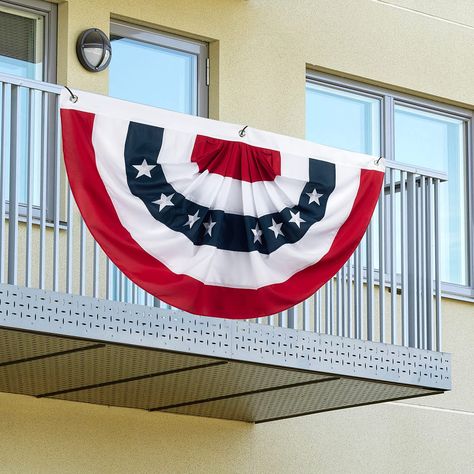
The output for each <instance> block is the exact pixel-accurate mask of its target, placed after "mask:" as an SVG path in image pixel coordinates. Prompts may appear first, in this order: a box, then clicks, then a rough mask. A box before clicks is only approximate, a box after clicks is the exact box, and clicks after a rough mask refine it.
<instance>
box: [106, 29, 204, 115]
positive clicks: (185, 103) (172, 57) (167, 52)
mask: <svg viewBox="0 0 474 474" xmlns="http://www.w3.org/2000/svg"><path fill="white" fill-rule="evenodd" d="M111 40H112V61H111V63H110V70H109V94H110V95H111V96H112V97H117V98H119V99H124V100H129V101H131V102H139V103H141V104H147V105H151V106H153V107H162V108H165V109H169V110H174V111H176V112H182V113H186V114H194V115H195V114H197V57H196V55H194V54H190V53H186V52H182V51H177V50H173V49H169V48H164V47H161V46H158V45H155V44H149V43H144V42H142V41H137V40H134V39H129V38H122V37H119V36H112V37H111Z"/></svg>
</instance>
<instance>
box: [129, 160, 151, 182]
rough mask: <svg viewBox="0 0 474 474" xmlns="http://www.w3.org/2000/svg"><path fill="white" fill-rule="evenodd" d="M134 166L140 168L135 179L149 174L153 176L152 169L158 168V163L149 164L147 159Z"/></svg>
mask: <svg viewBox="0 0 474 474" xmlns="http://www.w3.org/2000/svg"><path fill="white" fill-rule="evenodd" d="M133 167H134V168H135V169H136V170H138V174H137V175H136V176H135V179H136V178H139V177H140V176H148V177H149V178H151V173H150V171H151V170H152V169H153V168H156V165H149V164H148V162H147V161H146V160H143V161H142V164H141V165H133Z"/></svg>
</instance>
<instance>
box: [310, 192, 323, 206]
mask: <svg viewBox="0 0 474 474" xmlns="http://www.w3.org/2000/svg"><path fill="white" fill-rule="evenodd" d="M306 195H307V196H308V197H309V202H308V204H311V203H312V202H315V203H316V204H317V205H318V206H319V198H320V197H321V196H324V194H319V193H318V191H316V188H314V189H313V191H312V192H311V193H306Z"/></svg>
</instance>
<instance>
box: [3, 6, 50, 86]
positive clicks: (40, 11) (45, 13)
mask: <svg viewBox="0 0 474 474" xmlns="http://www.w3.org/2000/svg"><path fill="white" fill-rule="evenodd" d="M0 6H4V7H7V8H11V9H13V10H19V11H26V12H29V13H35V14H37V15H41V16H42V17H43V18H44V32H43V45H44V48H43V78H42V79H41V81H42V82H49V83H53V84H55V83H56V80H57V57H56V56H57V55H56V52H57V31H58V7H57V5H56V4H55V3H52V2H47V1H43V0H15V1H8V0H0Z"/></svg>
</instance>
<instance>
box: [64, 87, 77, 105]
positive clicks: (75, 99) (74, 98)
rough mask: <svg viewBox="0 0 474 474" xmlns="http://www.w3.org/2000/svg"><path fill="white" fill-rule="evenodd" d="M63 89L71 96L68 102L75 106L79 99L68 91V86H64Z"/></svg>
mask: <svg viewBox="0 0 474 474" xmlns="http://www.w3.org/2000/svg"><path fill="white" fill-rule="evenodd" d="M64 87H65V88H66V89H67V91H68V92H69V94H71V97H69V100H70V101H71V102H72V103H73V104H75V103H76V102H77V101H78V100H79V97H78V96H77V95H75V94H74V93H73V92H72V90H71V89H69V87H68V86H64Z"/></svg>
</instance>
